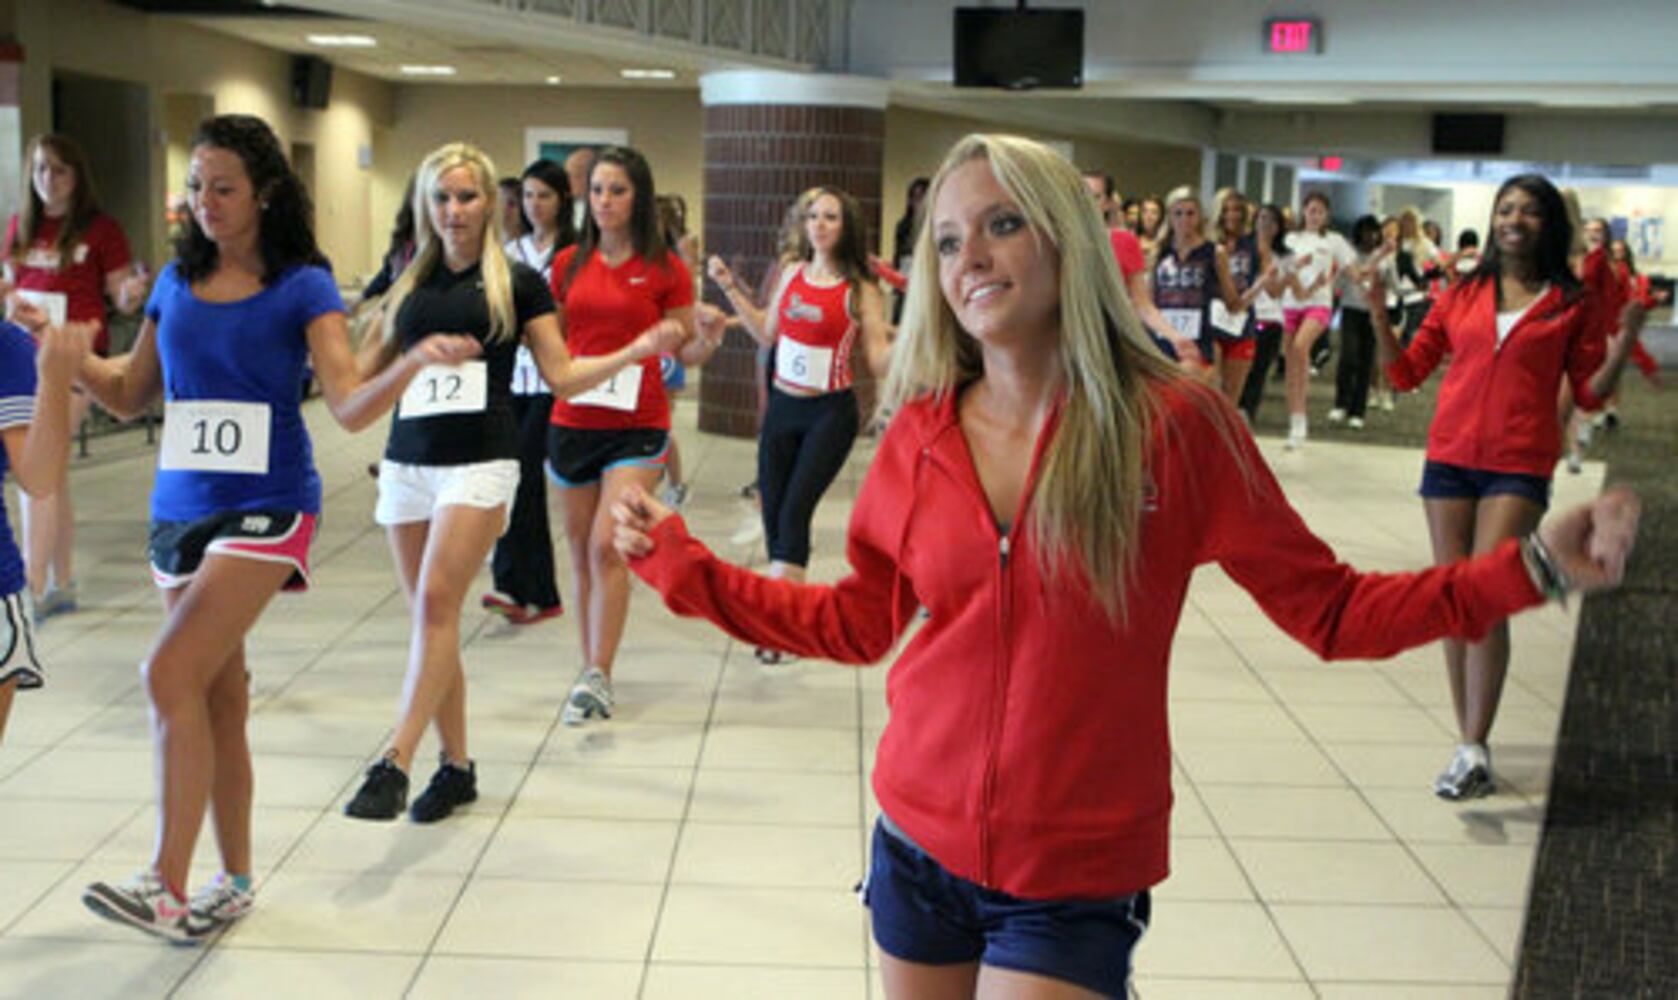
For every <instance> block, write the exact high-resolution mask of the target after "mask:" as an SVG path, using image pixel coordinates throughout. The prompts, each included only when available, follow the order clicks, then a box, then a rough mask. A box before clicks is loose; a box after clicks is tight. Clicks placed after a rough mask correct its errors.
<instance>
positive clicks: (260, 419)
mask: <svg viewBox="0 0 1678 1000" xmlns="http://www.w3.org/2000/svg"><path fill="white" fill-rule="evenodd" d="M271 424H272V417H271V415H270V413H269V410H268V404H267V403H242V402H235V401H232V400H224V399H172V400H170V401H169V402H168V403H166V404H164V408H163V447H162V449H161V450H160V451H159V453H158V461H157V467H158V468H160V469H164V470H166V471H170V472H176V471H179V472H236V473H243V474H245V475H252V476H266V475H267V474H268V438H269V432H270V427H271Z"/></svg>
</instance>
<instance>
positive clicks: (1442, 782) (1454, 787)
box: [1433, 743, 1497, 802]
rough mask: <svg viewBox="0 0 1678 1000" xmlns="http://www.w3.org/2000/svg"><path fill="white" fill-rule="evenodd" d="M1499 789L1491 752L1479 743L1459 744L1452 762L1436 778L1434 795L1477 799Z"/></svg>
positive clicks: (1453, 799) (1454, 798) (1458, 799)
mask: <svg viewBox="0 0 1678 1000" xmlns="http://www.w3.org/2000/svg"><path fill="white" fill-rule="evenodd" d="M1496 790H1497V785H1496V783H1495V782H1493V781H1492V755H1491V751H1489V750H1487V749H1486V748H1485V747H1484V746H1481V745H1477V744H1470V743H1464V744H1463V745H1461V746H1459V747H1457V752H1456V753H1455V754H1454V755H1453V756H1452V757H1451V763H1450V764H1449V765H1447V766H1446V768H1445V770H1444V771H1441V772H1440V774H1439V777H1437V778H1435V779H1434V780H1433V794H1435V795H1437V796H1439V797H1440V798H1442V799H1448V800H1450V801H1452V802H1458V801H1461V800H1462V799H1477V798H1480V797H1481V796H1483V795H1490V794H1491V793H1492V792H1494V791H1496Z"/></svg>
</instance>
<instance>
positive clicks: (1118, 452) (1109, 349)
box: [881, 135, 1183, 616]
mask: <svg viewBox="0 0 1678 1000" xmlns="http://www.w3.org/2000/svg"><path fill="white" fill-rule="evenodd" d="M973 160H985V161H987V162H988V163H989V164H990V168H991V171H992V173H993V174H994V175H995V177H996V179H997V182H998V183H1000V184H1001V185H1002V188H1003V190H1005V191H1007V192H1008V195H1009V197H1011V198H1012V199H1013V200H1014V201H1015V202H1016V203H1017V204H1018V205H1019V207H1020V210H1021V212H1023V213H1024V215H1025V216H1026V218H1027V219H1028V220H1029V221H1030V223H1031V226H1032V227H1033V229H1034V230H1035V232H1036V235H1037V237H1038V238H1040V239H1044V240H1047V241H1048V242H1049V243H1051V244H1053V246H1054V247H1055V249H1056V250H1057V251H1058V252H1059V257H1060V276H1059V283H1060V362H1061V368H1062V374H1063V376H1064V378H1065V382H1066V397H1065V402H1064V404H1063V408H1062V411H1061V417H1060V424H1059V428H1058V429H1057V430H1056V432H1055V436H1054V440H1053V441H1052V442H1050V444H1049V446H1048V448H1047V450H1046V451H1045V453H1044V457H1043V459H1042V470H1041V473H1040V475H1039V478H1038V485H1037V488H1036V492H1035V494H1034V499H1033V501H1032V510H1031V512H1030V518H1031V524H1030V530H1031V538H1032V542H1033V544H1034V546H1035V547H1036V549H1037V551H1038V552H1040V553H1041V554H1042V559H1043V563H1044V570H1045V573H1046V574H1047V575H1048V576H1049V577H1050V578H1051V579H1054V578H1055V577H1058V576H1061V575H1062V574H1064V573H1065V572H1066V571H1067V570H1072V571H1079V570H1081V571H1082V574H1083V576H1084V577H1085V578H1086V581H1087V583H1088V585H1089V587H1090V591H1091V593H1092V595H1093V596H1094V597H1096V598H1097V599H1098V600H1099V601H1100V602H1101V604H1102V606H1103V607H1104V608H1105V609H1106V610H1107V612H1108V614H1109V615H1114V616H1122V615H1123V614H1124V612H1125V608H1126V592H1127V588H1128V584H1129V582H1130V580H1131V579H1132V577H1133V575H1134V572H1135V569H1136V558H1137V553H1138V550H1139V549H1140V547H1141V546H1140V536H1141V521H1142V505H1143V495H1144V492H1145V490H1146V488H1147V476H1148V471H1147V469H1146V467H1145V462H1146V452H1147V448H1148V444H1149V439H1150V434H1151V431H1152V428H1153V426H1154V422H1155V420H1156V419H1158V410H1159V407H1160V402H1159V399H1158V392H1159V389H1160V388H1161V387H1162V386H1163V385H1165V384H1167V383H1173V384H1174V383H1177V382H1179V381H1180V380H1182V378H1183V376H1181V375H1180V374H1179V373H1178V372H1177V369H1176V368H1175V366H1173V365H1172V364H1171V362H1170V361H1168V360H1167V359H1166V358H1165V356H1164V355H1162V354H1161V353H1160V352H1159V350H1158V348H1156V347H1155V346H1154V344H1153V341H1151V340H1150V339H1149V338H1148V335H1147V334H1146V333H1145V332H1144V331H1143V329H1142V324H1141V322H1140V321H1139V320H1138V319H1137V318H1136V312H1135V310H1134V309H1132V308H1131V304H1130V298H1129V296H1128V295H1127V294H1126V293H1125V289H1124V283H1123V281H1122V280H1121V279H1120V278H1119V271H1118V267H1117V265H1116V263H1115V261H1114V259H1113V253H1112V250H1111V244H1110V241H1109V238H1108V235H1107V229H1106V225H1105V224H1104V223H1103V222H1102V220H1101V217H1100V216H1099V214H1097V212H1096V210H1095V204H1094V203H1093V202H1092V201H1091V200H1090V197H1089V192H1088V191H1087V190H1086V189H1085V187H1084V182H1083V178H1082V177H1080V176H1079V174H1078V171H1077V169H1076V168H1074V167H1073V166H1072V165H1071V164H1070V163H1068V162H1067V161H1066V160H1065V159H1064V158H1063V157H1062V156H1061V155H1060V154H1058V153H1056V152H1055V151H1053V150H1052V149H1050V148H1048V147H1047V146H1044V145H1041V144H1039V143H1036V142H1033V141H1031V140H1029V139H1022V138H1019V137H1018V136H1010V135H969V136H967V137H966V138H964V139H962V140H961V141H960V142H958V143H956V145H955V148H953V149H951V150H950V152H949V155H948V156H946V157H945V158H944V163H943V166H941V167H940V168H939V170H938V174H937V176H936V177H934V178H933V180H932V186H931V187H930V188H929V189H928V191H927V194H926V204H927V205H936V204H937V200H938V194H939V192H940V191H941V190H942V188H943V186H944V183H945V181H946V179H947V178H948V177H949V175H950V173H951V172H952V171H953V170H955V169H956V168H958V167H961V166H963V165H965V164H967V163H969V162H971V161H973ZM933 228H934V227H933V226H932V225H931V224H930V220H929V224H928V225H924V226H922V227H921V232H920V235H919V236H918V237H917V238H916V241H915V244H916V245H915V256H914V261H913V264H912V265H911V273H910V278H909V292H908V299H907V301H906V302H905V305H904V312H903V323H902V326H901V327H900V328H899V334H898V340H897V343H896V345H895V347H894V348H893V351H892V354H893V357H892V367H891V373H890V375H889V376H888V377H887V379H886V385H885V390H884V392H883V393H882V401H881V406H882V408H883V409H884V410H887V411H892V410H896V409H898V408H900V407H902V406H903V405H904V404H905V403H906V402H908V401H909V400H911V399H914V398H916V397H919V396H924V395H928V394H930V395H933V396H935V397H938V398H942V397H944V396H945V395H946V394H948V393H951V392H955V391H957V390H959V389H960V388H961V387H962V386H963V385H965V384H967V383H969V382H971V381H973V380H975V379H977V378H979V377H981V376H982V375H983V374H984V358H983V356H982V354H981V353H980V348H979V344H978V342H977V341H975V340H974V339H973V337H972V336H971V335H969V334H968V333H967V332H966V331H965V330H963V329H961V327H960V325H959V324H958V323H957V322H956V317H955V313H954V312H953V311H951V309H950V305H949V303H948V302H947V301H945V299H944V296H943V293H942V291H941V289H940V284H939V273H938V272H939V258H938V253H937V250H936V247H935V246H934V243H935V238H934V235H933Z"/></svg>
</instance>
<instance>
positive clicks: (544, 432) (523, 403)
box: [490, 394, 559, 608]
mask: <svg viewBox="0 0 1678 1000" xmlns="http://www.w3.org/2000/svg"><path fill="white" fill-rule="evenodd" d="M512 402H513V419H514V420H515V421H517V422H518V435H519V442H518V447H519V488H518V492H517V493H515V494H513V514H512V517H511V518H510V519H509V520H508V523H507V533H506V534H504V535H502V536H501V537H500V538H499V539H497V540H496V543H495V558H494V559H493V560H492V561H491V563H490V568H491V570H492V572H493V573H494V574H495V589H496V590H499V591H500V592H501V593H503V594H506V595H507V596H508V597H510V598H512V599H513V600H515V601H517V602H519V603H520V604H525V605H534V606H536V607H538V608H551V607H554V606H555V605H557V604H558V603H559V588H558V587H556V586H555V585H554V545H553V538H552V537H551V535H550V534H549V532H548V484H547V477H546V476H544V475H543V474H542V462H543V460H544V459H545V458H546V457H547V454H548V416H549V414H550V413H552V411H553V407H554V398H553V397H552V396H549V395H547V394H543V395H540V396H514V397H513V399H512Z"/></svg>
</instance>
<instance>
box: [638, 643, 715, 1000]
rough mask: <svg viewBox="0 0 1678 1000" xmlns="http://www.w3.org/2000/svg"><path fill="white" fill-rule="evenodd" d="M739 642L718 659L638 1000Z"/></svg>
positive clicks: (643, 961) (645, 956)
mask: <svg viewBox="0 0 1678 1000" xmlns="http://www.w3.org/2000/svg"><path fill="white" fill-rule="evenodd" d="M736 645H737V643H736V641H735V640H734V639H733V638H730V639H729V641H728V642H727V643H725V644H724V645H723V651H722V655H721V656H720V657H719V658H718V669H717V675H716V677H717V679H716V683H715V684H714V685H713V686H712V688H711V698H710V703H709V704H708V705H707V706H706V709H705V723H704V727H703V728H702V729H701V730H700V734H699V748H698V750H697V751H696V752H695V753H694V755H693V767H692V769H691V770H690V772H689V775H688V788H687V794H686V795H685V796H683V798H682V811H681V815H680V816H679V817H677V820H676V837H675V839H674V840H673V841H672V842H671V845H670V861H669V863H668V864H667V865H666V866H665V869H664V884H663V885H662V886H661V887H660V889H659V894H658V905H657V906H656V907H655V908H654V909H653V925H652V929H651V931H650V932H649V933H648V934H647V949H646V951H645V952H644V953H643V955H642V958H641V978H640V981H639V982H637V983H636V986H635V996H636V998H637V1000H640V998H641V997H644V996H645V995H646V992H647V979H648V977H649V976H651V975H652V968H653V953H654V952H655V951H656V950H657V948H658V932H659V929H660V928H661V927H662V926H663V924H664V908H665V906H666V905H667V904H668V903H669V900H670V886H671V883H672V882H673V881H674V879H675V877H676V861H677V859H678V858H679V857H680V856H681V853H682V838H683V837H684V835H685V834H686V833H687V825H688V819H689V817H690V816H691V815H692V813H693V796H694V792H695V790H696V789H697V788H698V787H699V770H700V768H701V767H703V766H704V763H705V745H706V744H707V743H708V742H709V741H710V738H711V727H712V726H713V725H715V723H716V717H717V701H718V699H719V698H720V697H721V696H722V684H723V677H724V676H726V675H727V673H728V660H729V654H730V653H731V652H732V651H733V650H734V649H735V647H736Z"/></svg>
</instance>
